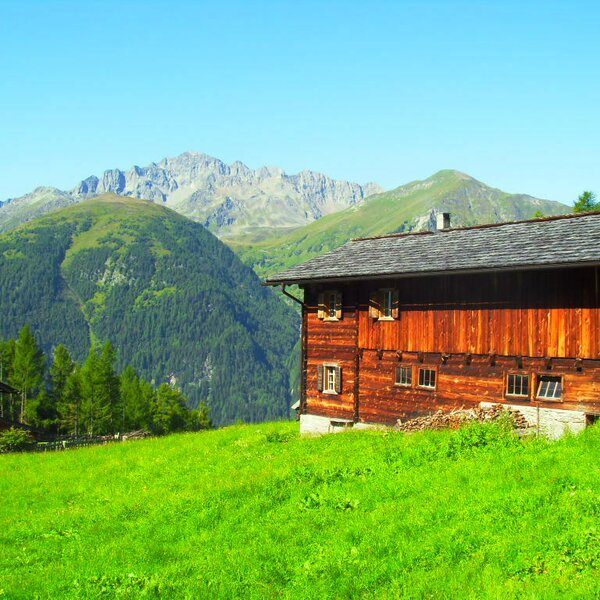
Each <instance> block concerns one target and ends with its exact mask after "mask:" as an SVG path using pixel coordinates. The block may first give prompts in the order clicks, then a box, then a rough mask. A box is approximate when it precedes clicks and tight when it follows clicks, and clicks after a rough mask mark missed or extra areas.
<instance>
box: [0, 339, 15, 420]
mask: <svg viewBox="0 0 600 600" xmlns="http://www.w3.org/2000/svg"><path fill="white" fill-rule="evenodd" d="M14 360H15V340H7V341H6V342H3V341H0V381H12V373H13V363H14ZM16 415H17V407H16V402H15V398H14V397H13V395H12V394H3V393H2V392H0V417H8V418H9V419H10V420H11V421H14V420H15V417H16Z"/></svg>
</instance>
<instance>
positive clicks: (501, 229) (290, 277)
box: [265, 213, 600, 285]
mask: <svg viewBox="0 0 600 600" xmlns="http://www.w3.org/2000/svg"><path fill="white" fill-rule="evenodd" d="M576 265H600V213H586V214H581V215H563V216H559V217H550V218H544V219H536V220H532V221H517V222H512V223H500V224H495V225H479V226H475V227H464V228H457V229H444V230H439V231H436V232H423V233H408V234H393V235H385V236H380V237H374V238H359V239H355V240H352V241H350V242H348V243H346V244H344V245H343V246H341V247H340V248H336V249H335V250H332V251H331V252H328V253H327V254H323V255H321V256H317V257H316V258H313V259H311V260H309V261H307V262H305V263H303V264H300V265H297V266H296V267H292V268H291V269H288V270H287V271H283V272H281V273H278V274H277V275H273V276H272V277H269V278H268V279H267V280H266V282H265V283H266V285H279V284H294V283H306V282H310V281H331V280H334V281H335V280H343V279H358V278H360V279H365V278H386V277H388V278H390V277H406V276H410V275H427V274H431V275H433V274H441V273H449V272H470V271H473V272H477V271H496V270H508V269H531V268H544V267H553V266H576Z"/></svg>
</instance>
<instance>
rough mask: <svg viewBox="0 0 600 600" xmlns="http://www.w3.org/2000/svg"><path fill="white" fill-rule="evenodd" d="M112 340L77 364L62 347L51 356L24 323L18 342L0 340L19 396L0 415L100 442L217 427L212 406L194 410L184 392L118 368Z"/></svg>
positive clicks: (10, 397)
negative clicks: (104, 438) (120, 436)
mask: <svg viewBox="0 0 600 600" xmlns="http://www.w3.org/2000/svg"><path fill="white" fill-rule="evenodd" d="M116 363H117V351H116V349H115V348H114V346H113V345H112V344H111V343H110V342H106V343H104V344H102V345H101V346H97V345H92V347H91V348H90V350H89V352H88V354H87V356H86V358H85V360H84V361H83V362H81V363H77V362H76V361H74V360H73V358H72V356H71V353H70V352H69V350H68V349H67V347H66V346H64V345H63V344H59V345H58V346H56V347H55V348H54V351H53V353H52V356H50V357H48V356H46V354H45V353H44V352H43V351H42V350H41V348H40V347H39V345H38V343H37V341H36V339H35V337H34V336H33V334H32V333H31V328H30V327H29V325H25V326H24V327H23V329H22V330H21V332H20V334H19V337H18V338H17V339H9V340H6V341H0V364H1V365H2V374H3V377H4V379H5V381H7V382H9V383H10V384H11V386H12V387H14V388H15V389H16V390H17V392H18V393H16V394H0V417H3V418H4V419H7V420H9V421H13V422H20V423H25V424H27V425H30V426H31V427H32V428H33V429H35V430H37V431H39V432H44V433H47V434H58V435H73V436H76V437H80V436H98V435H107V434H116V433H125V432H129V431H134V430H138V429H144V430H146V431H149V432H152V433H155V434H159V435H160V434H165V433H171V432H174V431H197V430H199V429H206V428H208V427H210V426H211V421H210V418H209V411H208V407H207V406H206V405H205V404H204V403H200V405H199V407H198V408H197V409H190V408H189V406H188V402H187V398H186V397H185V396H184V395H183V393H182V392H181V390H180V389H178V388H177V387H175V386H170V385H168V384H167V383H162V384H161V385H160V386H158V388H156V389H155V388H154V387H153V386H152V385H151V384H150V383H148V382H147V381H145V380H144V379H143V378H142V377H140V375H139V374H138V373H137V371H136V370H135V369H134V368H133V367H132V366H130V365H127V366H126V367H125V368H124V369H123V370H122V371H121V372H120V373H119V372H117V370H116Z"/></svg>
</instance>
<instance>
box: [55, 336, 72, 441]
mask: <svg viewBox="0 0 600 600" xmlns="http://www.w3.org/2000/svg"><path fill="white" fill-rule="evenodd" d="M74 370H75V363H74V362H73V359H72V358H71V355H70V354H69V351H68V350H67V348H66V346H64V345H63V344H59V345H58V346H56V348H55V349H54V360H53V362H52V366H51V367H50V379H51V382H52V392H51V396H52V400H53V402H54V406H55V408H56V411H57V423H58V428H59V429H61V428H62V425H63V423H64V421H65V418H64V415H63V413H62V410H63V407H64V406H66V405H67V404H68V403H67V402H66V399H65V391H66V387H67V381H68V380H69V377H70V376H71V375H72V373H73V371H74Z"/></svg>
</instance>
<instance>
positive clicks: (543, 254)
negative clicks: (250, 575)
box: [265, 214, 600, 436]
mask: <svg viewBox="0 0 600 600" xmlns="http://www.w3.org/2000/svg"><path fill="white" fill-rule="evenodd" d="M440 216H441V215H440ZM599 268H600V214H583V215H565V216H560V217H551V218H544V219H536V220H531V221H519V222H512V223H503V224H497V225H483V226H475V227H465V228H456V229H451V228H450V227H449V221H448V215H443V219H441V223H440V227H439V229H438V230H436V231H434V232H424V233H409V234H394V235H386V236H380V237H375V238H362V239H356V240H352V241H351V242H348V243H347V244H345V245H344V246H342V247H340V248H338V249H336V250H333V251H331V252H329V253H327V254H324V255H322V256H319V257H317V258H314V259H312V260H310V261H308V262H306V263H304V264H301V265H298V266H296V267H293V268H291V269H289V270H287V271H285V272H282V273H280V274H278V275H275V276H273V277H270V278H269V279H268V280H267V281H266V282H265V283H266V285H273V286H275V285H278V286H281V287H282V290H283V291H284V292H285V293H286V294H288V292H287V291H286V286H289V285H297V286H299V287H300V288H302V289H303V290H304V299H303V300H301V301H300V303H301V304H302V378H301V398H300V408H299V413H300V422H301V430H302V431H304V432H310V431H315V432H316V431H332V430H336V428H343V427H364V426H367V425H370V424H394V423H396V421H397V420H398V419H401V420H406V419H410V418H412V417H415V416H419V415H423V414H427V413H431V412H433V411H437V410H439V409H442V410H445V411H450V410H453V409H458V408H461V407H475V406H478V405H480V404H481V403H483V404H485V403H502V404H505V405H507V406H511V407H514V408H517V409H518V410H519V411H521V412H522V413H523V414H524V415H525V416H526V418H527V419H528V420H529V421H530V423H531V424H532V425H534V426H536V427H539V428H540V429H541V430H544V431H545V432H546V433H548V434H549V435H552V436H558V435H561V434H562V433H563V432H564V431H565V430H567V429H570V430H572V431H578V430H581V429H582V428H584V427H585V426H586V425H588V424H590V423H592V422H594V421H595V420H596V419H597V416H598V415H599V414H600V291H599V290H600V272H599ZM288 295H289V294H288Z"/></svg>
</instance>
